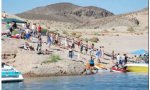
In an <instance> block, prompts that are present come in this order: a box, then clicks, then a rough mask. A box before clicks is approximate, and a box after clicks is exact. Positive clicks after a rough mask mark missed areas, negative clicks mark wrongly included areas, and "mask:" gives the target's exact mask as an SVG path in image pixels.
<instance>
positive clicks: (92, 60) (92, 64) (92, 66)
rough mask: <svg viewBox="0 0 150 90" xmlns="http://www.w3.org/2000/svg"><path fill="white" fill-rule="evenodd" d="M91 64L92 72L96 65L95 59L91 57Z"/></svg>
mask: <svg viewBox="0 0 150 90" xmlns="http://www.w3.org/2000/svg"><path fill="white" fill-rule="evenodd" d="M89 63H90V70H91V72H92V70H93V69H94V65H95V64H94V59H93V57H91V59H90V61H89Z"/></svg>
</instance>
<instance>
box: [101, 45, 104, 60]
mask: <svg viewBox="0 0 150 90" xmlns="http://www.w3.org/2000/svg"><path fill="white" fill-rule="evenodd" d="M101 50H102V58H103V59H104V46H102V48H101Z"/></svg>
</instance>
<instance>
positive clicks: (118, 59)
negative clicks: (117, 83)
mask: <svg viewBox="0 0 150 90" xmlns="http://www.w3.org/2000/svg"><path fill="white" fill-rule="evenodd" d="M120 58H121V57H120V54H119V53H118V55H117V62H118V63H119V61H120Z"/></svg>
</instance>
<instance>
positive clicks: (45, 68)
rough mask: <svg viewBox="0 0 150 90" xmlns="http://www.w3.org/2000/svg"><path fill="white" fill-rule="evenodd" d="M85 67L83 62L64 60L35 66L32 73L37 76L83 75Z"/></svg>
mask: <svg viewBox="0 0 150 90" xmlns="http://www.w3.org/2000/svg"><path fill="white" fill-rule="evenodd" d="M84 69H85V67H84V65H83V64H82V63H81V62H76V61H70V60H62V61H59V62H55V63H47V64H42V65H40V66H39V67H38V68H33V69H32V71H31V73H34V75H35V76H62V75H81V74H82V72H83V71H84Z"/></svg>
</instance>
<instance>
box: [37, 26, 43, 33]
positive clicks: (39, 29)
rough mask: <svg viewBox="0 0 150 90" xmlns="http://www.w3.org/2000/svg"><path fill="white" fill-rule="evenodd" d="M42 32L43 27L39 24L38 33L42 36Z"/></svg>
mask: <svg viewBox="0 0 150 90" xmlns="http://www.w3.org/2000/svg"><path fill="white" fill-rule="evenodd" d="M41 31H42V27H41V25H40V24H39V25H38V27H37V32H38V33H40V34H41Z"/></svg>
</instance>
